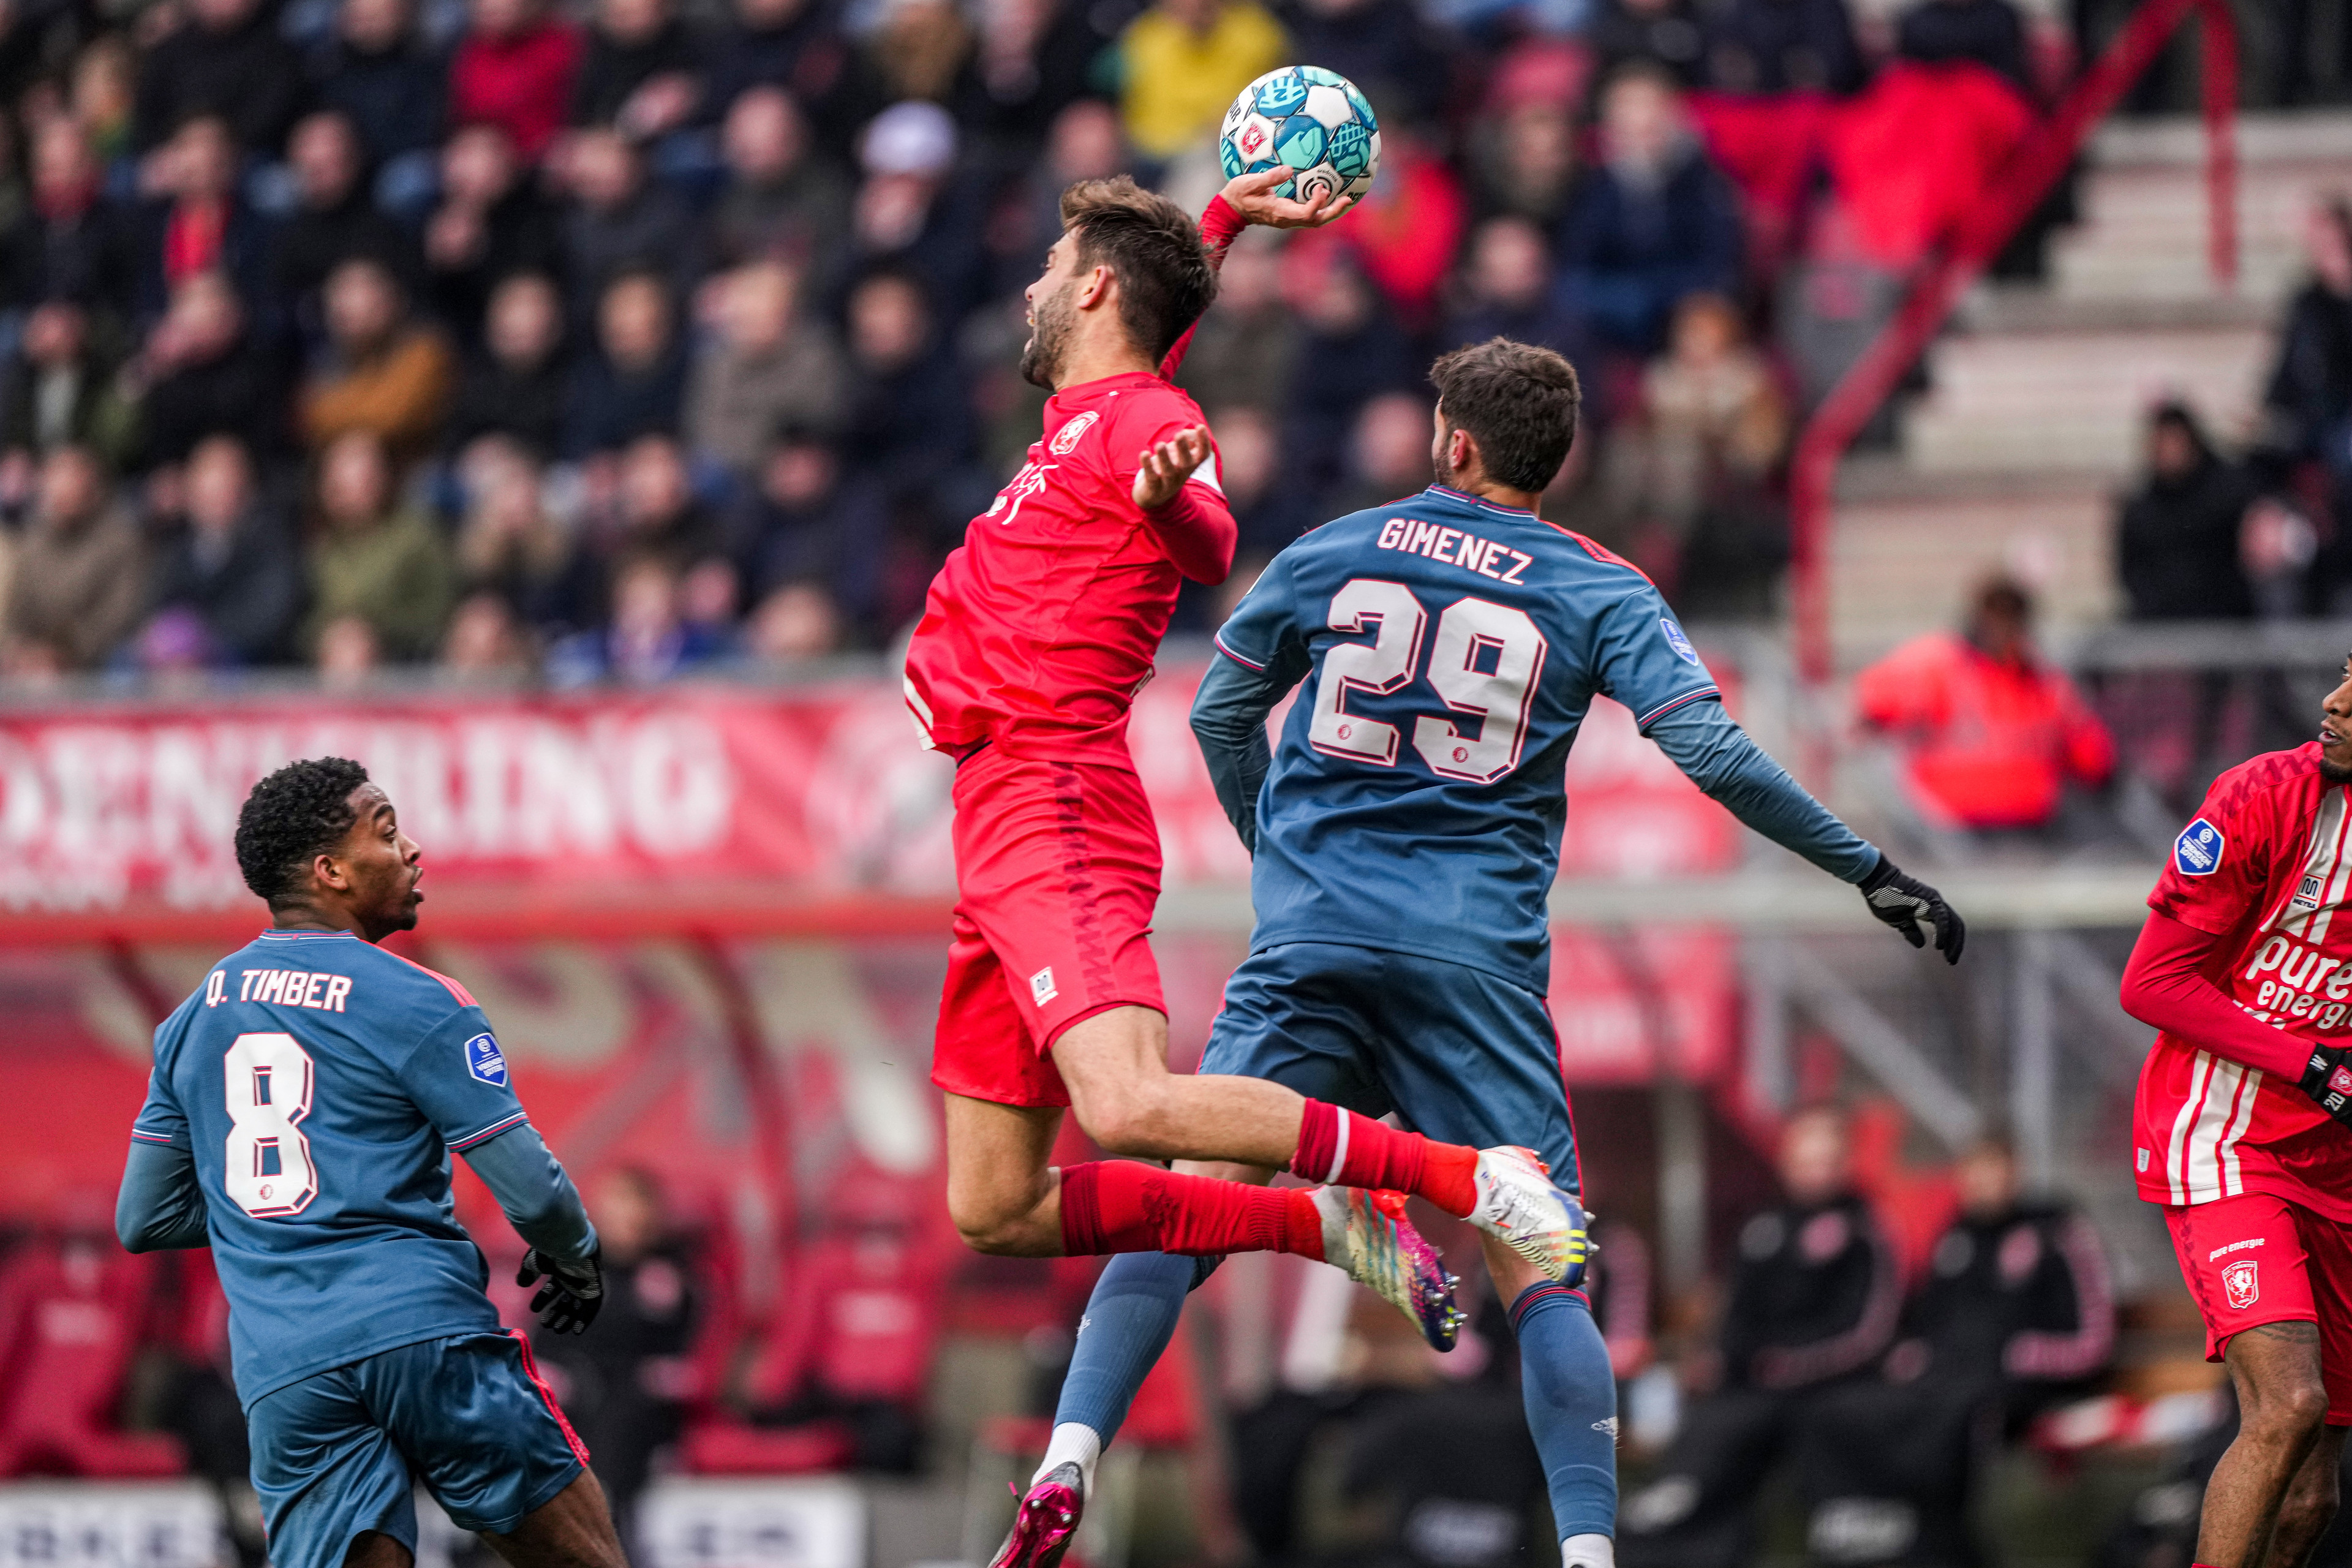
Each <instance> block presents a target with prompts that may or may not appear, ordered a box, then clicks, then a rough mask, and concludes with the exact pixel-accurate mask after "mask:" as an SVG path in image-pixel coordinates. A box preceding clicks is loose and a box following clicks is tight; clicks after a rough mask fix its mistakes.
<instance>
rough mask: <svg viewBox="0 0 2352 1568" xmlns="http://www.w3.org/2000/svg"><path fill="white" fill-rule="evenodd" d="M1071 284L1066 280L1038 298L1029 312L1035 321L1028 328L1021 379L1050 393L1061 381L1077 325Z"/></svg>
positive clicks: (1022, 355)
mask: <svg viewBox="0 0 2352 1568" xmlns="http://www.w3.org/2000/svg"><path fill="white" fill-rule="evenodd" d="M1071 287H1072V285H1070V284H1067V283H1065V284H1064V285H1062V287H1060V288H1059V289H1055V290H1054V291H1053V292H1052V293H1051V294H1048V295H1046V296H1045V298H1044V299H1042V300H1038V301H1037V303H1036V306H1035V308H1034V310H1031V312H1030V315H1031V317H1032V319H1033V320H1034V321H1035V323H1036V324H1035V325H1034V326H1033V327H1032V328H1031V329H1030V331H1029V342H1028V346H1027V347H1025V348H1024V349H1023V350H1022V351H1021V378H1022V379H1023V380H1024V381H1026V382H1027V383H1028V384H1030V385H1032V386H1042V387H1044V388H1045V390H1046V391H1048V392H1052V391H1053V390H1055V386H1056V384H1058V378H1059V376H1060V375H1061V374H1062V359H1063V356H1064V355H1065V354H1066V353H1067V352H1068V350H1069V345H1070V333H1071V331H1073V330H1074V329H1075V328H1076V325H1077V311H1076V310H1075V309H1074V308H1073V307H1072V306H1071V304H1070V289H1071Z"/></svg>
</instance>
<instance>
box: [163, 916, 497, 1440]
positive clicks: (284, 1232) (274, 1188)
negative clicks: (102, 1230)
mask: <svg viewBox="0 0 2352 1568" xmlns="http://www.w3.org/2000/svg"><path fill="white" fill-rule="evenodd" d="M524 1120H525V1118H524V1115H523V1109H522V1105H521V1102H520V1101H519V1100H516V1098H515V1091H514V1089H513V1086H512V1085H511V1084H509V1081H508V1075H507V1064H506V1058H505V1056H504V1054H503V1053H501V1052H500V1051H499V1045H498V1041H497V1039H496V1038H495V1037H493V1036H492V1035H491V1033H490V1025H489V1020H488V1018H486V1017H484V1016H483V1015H482V1010H481V1009H480V1008H479V1007H478V1006H476V1005H474V999H473V998H472V997H471V996H468V995H467V994H466V992H465V990H464V988H463V987H461V986H459V985H458V984H457V982H455V981H453V980H449V979H447V978H446V977H444V976H442V975H439V974H436V973H433V972H432V971H431V970H429V969H424V968H420V967H419V966H418V965H416V964H414V963H409V962H408V961H407V960H405V959H404V958H400V957H398V956H396V955H394V954H393V953H390V952H385V951H384V950H383V949H382V948H380V947H375V946H373V945H371V944H370V943H368V942H362V941H361V940H360V939H359V938H358V937H355V936H349V935H344V934H341V933H327V932H313V931H299V932H297V931H265V932H263V933H262V934H261V935H260V936H259V937H258V938H257V939H256V940H255V941H254V942H252V943H251V944H249V945H248V946H247V947H245V948H243V949H241V950H239V951H238V952H234V953H231V954H230V955H229V956H228V957H226V958H225V959H223V960H222V961H221V962H220V963H217V964H215V966H214V967H213V970H212V973H209V974H207V975H206V976H205V983H204V984H203V985H202V986H200V987H198V988H197V990H196V993H195V994H194V995H193V996H190V997H189V998H188V999H187V1000H186V1001H185V1002H183V1003H182V1004H181V1005H180V1006H179V1009H178V1011H176V1012H174V1013H173V1015H172V1016H170V1017H169V1018H166V1019H165V1020H164V1021H163V1025H162V1026H161V1027H159V1028H158V1029H157V1030H156V1031H155V1068H154V1074H153V1076H152V1079H150V1080H149V1084H148V1089H147V1103H146V1105H145V1107H144V1108H142V1110H141V1111H140V1112H139V1120H138V1121H137V1122H136V1123H134V1124H133V1126H132V1128H131V1136H132V1137H133V1138H136V1139H142V1140H144V1141H145V1142H151V1143H168V1144H170V1145H172V1146H173V1147H175V1148H180V1149H186V1150H189V1151H191V1152H192V1153H193V1154H194V1160H195V1167H196V1179H197V1182H198V1184H199V1185H200V1186H201V1187H202V1188H203V1189H204V1195H205V1215H206V1227H207V1230H208V1231H209V1234H210V1237H211V1242H212V1249H213V1261H214V1263H215V1266H216V1267H217V1268H218V1269H219V1272H220V1279H221V1287H222V1289H224V1290H226V1292H227V1295H228V1300H229V1308H230V1312H229V1348H230V1352H231V1354H232V1356H233V1358H234V1363H235V1370H236V1385H237V1392H238V1394H240V1395H241V1396H242V1397H243V1398H244V1400H245V1402H246V1403H247V1405H250V1404H252V1403H253V1402H254V1401H255V1400H257V1399H259V1398H260V1397H261V1396H262V1395H264V1394H268V1393H269V1392H270V1391H272V1390H273V1389H277V1388H281V1387H283V1386H284V1385H286V1384H289V1383H292V1382H294V1381H295V1380H296V1379H298V1378H302V1377H307V1376H309V1375H310V1373H315V1372H320V1371H323V1370H325V1369H326V1368H328V1367H331V1366H339V1365H341V1364H343V1363H346V1362H352V1361H356V1360H358V1359H360V1358H361V1357H362V1356H369V1355H373V1354H375V1353H376V1352H380V1351H384V1350H389V1349H391V1348H393V1347H394V1346H397V1345H404V1344H411V1343H414V1342H417V1341H419V1340H425V1339H431V1338H435V1337H437V1336H440V1335H445V1334H454V1333H463V1332H467V1331H475V1330H482V1329H488V1330H490V1331H497V1330H498V1328H499V1319H498V1313H497V1312H496V1311H495V1310H493V1309H492V1308H491V1306H490V1301H489V1298H488V1296H487V1295H485V1294H484V1293H483V1288H484V1287H485V1286H486V1285H487V1284H488V1279H489V1275H488V1268H487V1266H486V1265H485V1264H484V1262H483V1259H482V1254H481V1251H480V1249H479V1248H478V1247H476V1246H475V1245H474V1243H473V1241H472V1239H471V1238H470V1237H467V1234H466V1232H465V1230H464V1229H463V1228H462V1227H461V1226H459V1225H458V1224H457V1209H456V1206H455V1205H453V1204H452V1202H451V1201H450V1196H449V1152H450V1151H451V1150H453V1149H457V1150H463V1149H468V1148H471V1147H473V1146H474V1145H475V1144H477V1143H479V1142H483V1141H484V1140H486V1139H488V1138H492V1137H495V1136H496V1135H498V1134H499V1133H500V1132H503V1131H506V1130H507V1129H509V1128H510V1127H514V1126H517V1125H519V1124H520V1123H521V1122H522V1121H524Z"/></svg>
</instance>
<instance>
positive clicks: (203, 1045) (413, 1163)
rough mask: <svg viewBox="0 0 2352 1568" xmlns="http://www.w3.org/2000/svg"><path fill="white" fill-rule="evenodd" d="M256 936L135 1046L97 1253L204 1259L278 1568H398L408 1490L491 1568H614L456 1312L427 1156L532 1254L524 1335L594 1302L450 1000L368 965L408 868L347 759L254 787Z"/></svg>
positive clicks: (468, 1008) (445, 1227) (473, 1016)
mask: <svg viewBox="0 0 2352 1568" xmlns="http://www.w3.org/2000/svg"><path fill="white" fill-rule="evenodd" d="M236 858H237V867H238V868H239V870H241V871H242V872H243V873H244V877H245V883H246V886H247V887H248V888H250V889H252V890H253V891H254V892H255V893H256V894H257V895H258V896H259V897H261V898H262V899H264V900H267V901H268V905H269V913H270V929H268V931H263V932H262V933H261V934H260V935H259V936H258V937H257V938H255V939H254V941H253V942H249V943H248V944H247V945H246V946H245V947H243V948H240V949H239V950H237V951H236V952H234V953H231V954H230V955H229V956H228V957H226V958H225V959H223V960H221V962H220V963H216V964H215V965H214V966H213V968H212V971H211V973H208V974H206V975H205V981H204V984H202V985H200V986H198V987H197V988H196V992H195V994H194V995H192V996H190V997H189V998H188V999H187V1000H186V1001H185V1002H183V1003H182V1004H180V1006H179V1009H178V1010H177V1011H176V1012H174V1013H173V1015H172V1016H170V1017H169V1018H167V1019H165V1020H164V1021H163V1025H162V1026H161V1027H159V1028H157V1029H156V1031H155V1068H154V1073H153V1076H152V1079H150V1080H149V1085H148V1090H147V1103H146V1105H145V1107H144V1108H143V1109H142V1110H141V1111H140V1112H139V1119H138V1121H136V1122H134V1123H133V1124H132V1126H131V1158H130V1163H129V1165H128V1167H127V1168H126V1169H125V1171H124V1173H123V1178H122V1193H121V1198H120V1200H119V1201H118V1203H117V1205H116V1209H115V1228H116V1230H117V1231H118V1232H119V1233H120V1234H121V1237H122V1245H123V1246H125V1247H129V1248H130V1249H131V1251H133V1252H146V1251H151V1250H152V1249H155V1248H158V1247H205V1246H210V1247H212V1249H213V1261H214V1264H215V1267H216V1268H217V1269H218V1270H219V1273H220V1280H221V1287H222V1289H224V1290H226V1292H227V1294H228V1301H229V1350H230V1355H231V1360H232V1363H233V1371H234V1373H235V1375H236V1389H237V1396H238V1398H239V1400H240V1401H241V1402H242V1403H243V1404H244V1405H245V1412H246V1425H247V1429H248V1431H249V1432H250V1434H251V1436H252V1443H253V1485H254V1489H255V1490H256V1491H257V1493H259V1494H260V1499H261V1508H262V1516H263V1520H264V1522H265V1523H266V1524H267V1526H268V1531H269V1559H270V1562H271V1563H273V1564H275V1565H276V1568H345V1565H346V1564H348V1565H350V1568H411V1564H413V1563H414V1562H415V1547H416V1516H415V1506H414V1503H413V1502H412V1498H413V1495H414V1492H413V1488H414V1486H415V1482H416V1481H418V1480H421V1481H423V1482H424V1483H425V1487H426V1488H427V1489H430V1490H431V1492H432V1493H433V1495H434V1497H435V1498H436V1499H437V1500H439V1501H440V1503H441V1506H442V1507H443V1508H444V1509H446V1510H448V1513H449V1517H450V1518H451V1519H452V1520H454V1521H457V1524H458V1525H459V1526H460V1527H461V1528H463V1529H467V1530H475V1531H481V1532H482V1537H483V1539H484V1540H485V1541H488V1542H489V1543H490V1545H491V1546H492V1547H494V1548H495V1549H496V1550H497V1551H498V1552H499V1555H500V1556H502V1557H504V1558H505V1559H506V1560H507V1561H508V1562H509V1563H514V1564H516V1565H517V1568H625V1562H626V1559H625V1556H624V1555H623V1553H622V1551H621V1546H620V1542H619V1541H618V1540H617V1539H616V1538H615V1536H614V1531H613V1521H612V1515H611V1511H610V1510H608V1509H607V1508H606V1506H605V1502H604V1492H603V1490H602V1489H600V1488H599V1487H598V1486H597V1484H596V1479H595V1478H594V1477H593V1475H591V1474H590V1473H589V1472H588V1470H587V1468H586V1466H587V1458H588V1456H587V1453H586V1451H585V1450H583V1448H582V1447H581V1446H580V1441H579V1439H578V1438H577V1437H575V1436H573V1435H572V1427H571V1425H570V1424H569V1423H568V1422H566V1421H565V1420H564V1418H563V1413H562V1410H561V1409H559V1408H558V1407H557V1405H556V1403H555V1400H554V1397H553V1395H552V1394H550V1393H549V1391H548V1387H547V1384H545V1383H544V1382H542V1381H541V1378H540V1376H539V1373H538V1371H537V1369H536V1368H535V1367H534V1366H533V1365H532V1364H531V1358H530V1345H529V1342H527V1341H525V1340H524V1338H523V1337H522V1336H521V1335H520V1334H518V1333H511V1332H509V1331H506V1330H505V1329H503V1328H501V1327H500V1325H499V1315H498V1312H497V1311H496V1310H494V1309H493V1308H492V1307H491V1305H490V1300H489V1298H488V1295H486V1294H484V1287H485V1286H486V1285H488V1282H489V1275H488V1267H487V1265H486V1264H485V1263H484V1261H483V1258H482V1253H481V1249H480V1248H478V1247H476V1246H475V1245H474V1243H473V1241H472V1239H471V1238H470V1237H467V1234H466V1232H465V1230H464V1229H463V1228H462V1227H461V1226H459V1225H458V1224H457V1210H456V1207H455V1205H452V1203H451V1202H450V1198H449V1171H450V1167H449V1155H450V1153H451V1152H457V1153H462V1154H464V1155H465V1156H466V1159H467V1163H469V1164H470V1165H471V1166H472V1167H473V1168H474V1171H475V1173H477V1174H478V1175H479V1176H480V1177H481V1178H482V1179H483V1181H484V1182H485V1183H486V1184H488V1187H489V1189H490V1191H491V1192H492V1193H494V1194H497V1197H498V1200H499V1206H500V1207H501V1208H503V1209H504V1210H505V1211H506V1215H507V1217H508V1218H509V1220H510V1221H511V1222H512V1223H513V1225H514V1227H515V1229H516V1231H517V1232H518V1233H519V1234H520V1236H521V1237H522V1238H523V1240H524V1241H525V1242H527V1243H528V1244H529V1245H530V1251H528V1252H526V1253H525V1254H524V1255H523V1272H522V1275H521V1277H520V1279H519V1281H518V1282H519V1283H521V1284H525V1285H528V1284H531V1283H533V1282H534V1281H537V1280H539V1279H541V1277H542V1276H544V1278H545V1283H544V1284H543V1285H542V1286H541V1289H540V1291H539V1293H538V1295H537V1297H536V1298H535V1299H534V1300H532V1302H531V1310H533V1311H536V1312H540V1313H541V1314H543V1315H542V1318H541V1321H543V1322H544V1323H545V1324H546V1325H547V1326H548V1327H549V1328H550V1329H552V1330H553V1331H556V1332H559V1333H562V1332H566V1331H572V1332H576V1331H581V1330H583V1329H585V1328H586V1327H587V1326H588V1324H589V1322H590V1321H592V1320H593V1318H594V1317H595V1315H596V1309H597V1307H598V1306H599V1305H600V1304H601V1303H602V1301H603V1299H604V1286H603V1280H602V1278H601V1276H600V1274H599V1271H598V1268H597V1264H596V1257H597V1248H596V1232H595V1229H594V1227H593V1226H591V1225H590V1224H589V1223H588V1214H587V1211H586V1209H585V1208H583V1206H582V1205H581V1202H580V1195H579V1194H578V1193H577V1192H576V1191H574V1190H573V1188H572V1182H571V1180H570V1178H569V1177H567V1176H566V1175H565V1174H564V1173H563V1168H562V1166H561V1165H559V1164H558V1163H556V1161H555V1157H554V1156H553V1155H551V1154H550V1153H549V1152H547V1145H546V1144H545V1143H543V1142H541V1141H540V1137H539V1134H538V1133H537V1132H536V1131H532V1129H531V1125H530V1121H529V1120H528V1119H527V1117H526V1116H525V1114H524V1111H523V1108H522V1103H521V1101H520V1100H517V1099H516V1098H515V1091H514V1086H513V1085H512V1083H510V1082H509V1076H508V1072H507V1062H506V1057H505V1055H504V1053H502V1052H501V1051H500V1050H499V1042H498V1037H497V1036H495V1035H494V1034H492V1033H491V1030H490V1023H489V1020H488V1018H487V1017H485V1016H483V1015H482V1010H481V1009H480V1008H479V1007H478V1006H476V1005H474V999H473V998H472V997H471V996H468V995H467V994H466V992H465V988H464V987H462V986H460V985H459V984H457V982H456V981H454V980H450V979H447V978H446V977H445V976H442V975H439V974H436V973H433V972H432V971H431V970H429V969H425V968H422V967H420V966H418V965H416V964H414V963H409V962H408V961H407V960H405V959H403V958H400V957H397V956H395V955H394V954H393V953H390V952H386V951H384V950H383V948H382V947H379V946H377V945H376V944H377V943H378V942H382V941H383V939H384V938H385V937H387V936H389V935H391V934H392V933H393V932H394V931H408V930H410V929H412V928H413V927H415V924H416V906H417V904H418V903H419V901H421V900H422V899H423V897H424V895H423V893H422V892H420V891H419V890H418V888H417V882H418V879H420V878H421V877H423V875H424V862H423V858H422V856H421V854H420V852H419V851H418V849H417V847H416V845H415V843H414V842H412V841H411V840H410V839H409V838H408V837H407V836H406V835H405V834H404V833H402V832H401V830H400V822H399V818H398V817H397V816H396V815H395V814H394V811H393V806H392V802H391V801H390V800H388V799H386V798H385V797H384V793H383V790H382V789H380V788H378V787H377V786H376V785H375V784H371V783H369V782H368V776H367V772H366V770H365V769H363V768H362V767H361V766H360V765H359V764H358V763H352V762H347V761H344V760H343V759H341V758H336V757H330V758H323V759H319V760H314V761H310V762H300V763H291V764H289V766H287V767H284V768H281V769H279V770H278V772H276V773H272V774H270V775H269V776H268V778H265V779H263V780H262V781H261V782H260V783H259V784H257V785H255V786H254V789H253V793H252V795H250V796H248V797H247V800H246V803H245V806H244V809H243V811H242V812H241V813H240V814H239V816H238V818H237V825H236Z"/></svg>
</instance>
